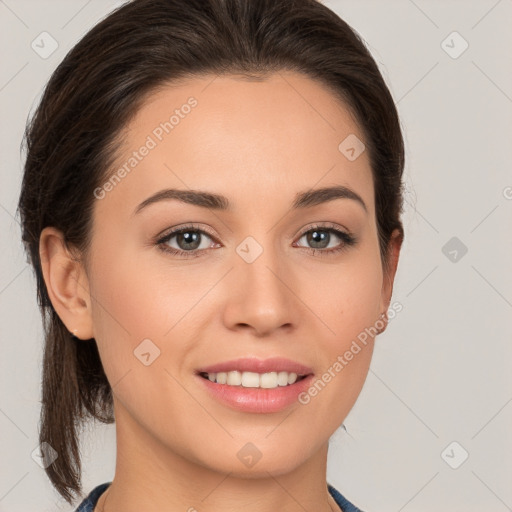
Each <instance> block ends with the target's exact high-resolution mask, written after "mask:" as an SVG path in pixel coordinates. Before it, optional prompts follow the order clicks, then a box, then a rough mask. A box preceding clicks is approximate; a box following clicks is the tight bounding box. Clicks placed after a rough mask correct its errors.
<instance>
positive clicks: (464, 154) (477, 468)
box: [0, 0, 512, 512]
mask: <svg viewBox="0 0 512 512" xmlns="http://www.w3.org/2000/svg"><path fill="white" fill-rule="evenodd" d="M325 3H326V4H327V5H328V6H329V7H331V8H332V9H333V10H335V11H336V12H337V13H338V14H340V15H341V16H342V17H343V18H344V19H345V20H346V21H347V22H348V23H349V24H350V25H352V26H353V27H354V28H355V29H356V30H357V31H358V32H359V33H360V34H361V35H362V36H363V38H364V39H365V41H366V42H367V44H368V46H369V48H370V50H371V52H372V54H373V56H374V57H375V59H376V60H377V62H378V63H379V66H380V68H381V70H382V73H383V75H384V77H385V79H386V81H387V83H388V85H389V87H390V90H391V92H392V94H393V97H394V98H395V101H396V102H397V104H398V108H399V112H400V116H401V119H402V124H403V127H404V132H405V139H406V157H407V163H406V178H405V181H406V185H407V195H406V211H405V214H404V218H403V220H404V224H405V230H406V240H405V242H404V246H403V249H402V255H401V261H400V265H399V270H398V275H397V278H396V284H395V290H394V296H393V300H394V301H399V302H400V303H401V304H402V305H403V310H402V311H401V312H400V313H399V314H398V315H397V316H396V318H394V319H393V320H392V321H391V322H390V324H389V327H388V329H387V331H386V332H385V333H384V334H382V335H381V336H379V338H378V339H377V342H376V348H375V353H374V358H373V360H372V365H371V369H370V373H369V375H368V379H367V381H366V383H365V386H364V388H363V391H362V393H361V396H360V398H359V400H358V402H357V403H356V405H355V407H354V408H353V410H352V411H351V413H350V414H349V416H348V418H347V420H346V422H345V425H346V426H347V429H348V431H347V432H344V431H343V430H342V429H339V430H338V431H337V432H336V433H335V434H334V436H333V437H332V440H331V448H330V452H329V465H328V480H329V482H330V483H332V484H333V485H334V486H335V487H337V488H338V489H339V490H340V491H341V492H343V493H344V494H345V495H346V496H347V497H348V498H349V499H350V500H352V501H354V502H355V503H356V504H357V505H358V506H360V507H361V508H362V509H364V510H365V511H366V512H388V511H392V512H400V511H404V512H409V511H419V512H420V511H431V510H436V511H448V510H449V511H464V512H470V511H477V510H478V511H480V510H486V511H487V512H494V511H496V512H504V511H506V510H512V489H511V482H512V457H511V454H512V429H511V425H512V404H511V401H512V382H511V381H512V378H511V371H510V368H511V364H510V361H512V357H511V356H512V343H511V337H512V336H511V334H512V327H511V322H510V318H511V313H512V272H510V265H511V261H512V258H511V256H512V237H511V233H512V173H511V170H510V168H511V163H512V150H511V147H512V144H511V135H512V126H511V125H512V58H511V54H512V51H511V50H512V31H511V28H510V27H512V0H500V1H496V0H479V1H476V0H474V1H462V0H460V1H445V2H441V1H434V0H429V1H427V0H423V1H421V0H415V1H412V0H394V1H382V0H381V1H377V0H373V1H370V0H352V1H348V0H347V1H345V0H337V1H334V0H330V1H326V2H325ZM119 4H120V2H108V1H104V0H102V1H100V0H89V1H86V0H84V1H75V0H61V1H45V2H43V1H35V0H33V1H29V0H0V44H1V55H2V60H1V62H2V66H1V69H0V107H1V113H2V123H1V128H0V129H1V134H0V135H1V136H0V144H1V148H0V149H1V155H2V159H1V164H0V165H1V167H0V173H1V180H2V182H1V184H2V186H1V187H0V227H1V233H2V235H1V236H2V250H1V253H0V315H1V316H0V325H1V347H2V357H1V358H0V365H1V367H0V375H1V377H0V378H1V402H0V428H1V432H2V436H1V440H0V443H1V457H0V460H1V467H0V511H12V512H15V511H16V512H18V511H19V512H30V511H39V512H41V511H51V510H64V511H68V510H72V509H71V507H70V506H69V505H67V504H66V503H65V502H63V500H61V499H59V496H58V495H57V493H56V492H55V491H53V488H52V487H51V485H50V483H49V481H48V480H47V478H46V476H45V473H44V471H43V469H42V468H41V467H40V466H39V465H38V464H37V463H36V462H35V461H34V460H33V458H32V457H31V453H32V452H33V450H34V449H36V448H37V447H38V440H37V426H38V421H39V411H40V402H39V400H40V389H39V388H40V364H41V356H42V328H41V319H40V316H39V311H38V309H37V303H36V295H35V282H34V278H33V276H32V271H31V269H30V267H29V266H28V265H27V263H26V260H25V256H24V254H23V252H22V248H21V243H20V229H19V224H18V219H17V217H15V209H16V204H17V199H18V194H19V187H20V182H21V176H22V159H23V155H21V154H20V141H21V138H22V133H23V129H24V125H25V121H26V118H27V115H28V114H29V112H30V111H31V110H32V109H33V108H34V106H35V105H36V102H37V101H38V100H39V98H40V94H41V91H42V88H43V86H44V84H45V83H46V81H47V79H48V78H49V76H50V74H51V72H52V71H53V70H54V69H55V67H56V66H57V64H58V63H59V62H60V60H61V59H62V58H63V57H64V55H65V54H66V52H67V51H68V50H69V49H70V48H71V47H72V46H73V45H74V44H75V43H76V42H77V41H78V39H79V38H80V37H81V36H82V35H83V34H84V33H85V32H86V31H87V30H88V29H89V28H90V27H92V26H93V25H94V24H95V23H96V22H97V21H98V20H99V19H100V18H102V17H103V16H104V15H106V14H107V13H108V11H109V10H110V9H111V8H112V7H114V6H116V5H119ZM43 31H46V32H48V33H49V34H51V36H52V37H53V38H54V39H55V40H56V41H57V43H58V48H57V49H56V51H55V52H54V53H53V54H52V55H50V56H49V57H48V58H42V57H41V56H40V55H38V53H36V52H35V51H34V50H33V49H32V47H31V43H32V41H34V40H36V42H37V41H40V39H38V36H39V34H41V32H43ZM454 31H457V32H458V33H459V34H460V36H457V35H455V36H453V35H452V36H450V34H451V33H452V32H454ZM44 37H46V36H44ZM443 41H445V42H444V43H443ZM464 41H466V42H467V43H468V44H469V46H468V48H467V49H466V50H465V51H464V52H463V53H462V54H461V55H458V53H460V51H461V50H462V49H463V48H464V46H465V44H464ZM45 48H47V49H48V48H50V45H49V44H47V45H45ZM450 53H451V55H450ZM455 56H456V57H457V58H454V57H455ZM453 237H456V239H455V240H451V239H452V238H453ZM446 244H448V245H446ZM464 247H465V248H467V253H465V254H463V252H464ZM454 251H455V252H454ZM455 257H456V259H454V258H455ZM454 441H455V442H456V443H457V444H455V445H454V444H452V443H453V442H454ZM466 452H467V454H468V458H467V459H466V460H465V461H464V462H462V461H463V459H464V456H465V454H466ZM82 453H83V463H84V472H83V484H84V490H85V491H86V492H88V491H89V490H90V489H92V487H94V486H96V485H98V484H100V483H102V482H106V481H110V480H112V477H113V473H114V462H115V431H114V426H108V427H107V426H103V425H101V424H96V425H95V424H94V423H91V424H90V425H89V426H88V427H87V428H86V431H85V432H84V437H83V444H82ZM461 462H462V463H461ZM452 466H453V467H452Z"/></svg>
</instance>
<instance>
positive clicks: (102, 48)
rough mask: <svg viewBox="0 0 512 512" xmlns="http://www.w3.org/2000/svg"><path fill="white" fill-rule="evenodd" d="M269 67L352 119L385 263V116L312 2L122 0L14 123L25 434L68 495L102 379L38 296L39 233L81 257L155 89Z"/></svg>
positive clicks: (100, 411)
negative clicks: (318, 90) (33, 406)
mask: <svg viewBox="0 0 512 512" xmlns="http://www.w3.org/2000/svg"><path fill="white" fill-rule="evenodd" d="M281 70H291V71H296V72H300V73H302V74H304V75H305V76H307V77H309V78H311V79H314V80H317V81H319V82H320V83H321V84H322V85H323V86H325V87H326V88H327V89H328V90H329V91H330V92H331V93H332V94H334V95H335V97H336V98H337V99H339V100H340V101H341V102H342V103H343V105H344V106H345V107H346V108H348V109H349V110H350V112H351V113H352V115H354V117H355V119H356V121H357V122H358V125H359V126H360V128H361V131H362V134H363V135H364V144H365V146H366V151H367V154H368V156H369V159H370V164H371V169H372V176H373V183H374V190H375V211H376V222H377V228H378V236H379V247H380V254H381V260H382V264H383V268H384V269H385V270H387V254H388V253H387V250H388V246H389V241H390V238H391V234H392V232H393V230H394V229H398V230H399V232H400V236H401V237H402V238H403V234H404V233H403V228H402V224H401V221H400V214H401V211H402V202H403V198H402V172H403V167H404V144H403V139H402V133H401V129H400V122H399V118H398V114H397V111H396V107H395V105H394V102H393V99H392V97H391V95H390V92H389V90H388V88H387V87H386V84H385V82H384V80H383V78H382V76H381V74H380V72H379V70H378V67H377V65H376V63H375V61H374V59H373V58H372V56H371V55H370V53H369V51H368V50H367V48H366V46H365V44H364V42H363V41H362V39H361V38H360V36H359V35H358V34H357V33H356V32H354V30H353V29H352V28H351V27H350V26H349V25H347V23H345V22H344V21H343V20H342V19H340V18H339V17H338V16H337V15H336V14H335V13H334V12H332V11H331V10H329V9H328V8H327V7H326V6H324V5H322V4H321V3H319V2H317V1H316V0H133V1H131V2H129V3H127V4H125V5H123V6H121V7H120V8H118V9H116V10H115V11H113V12H112V13H111V14H109V15H108V16H107V17H106V18H105V19H103V20H102V21H101V22H99V23H98V24H97V25H95V26H94V27H93V28H92V29H91V30H90V31H89V32H88V33H87V34H86V35H85V36H84V37H83V38H82V39H81V40H80V41H79V42H78V43H77V44H76V46H74V47H73V48H72V49H71V50H70V51H69V53H68V54H67V55H66V57H65V58H64V60H63V61H62V62H61V63H60V65H59V66H58V67H57V69H56V70H55V71H54V73H53V74H52V76H51V78H50V80H49V81H48V83H47V85H46V87H45V90H44V94H43V96H42V99H41V101H40V103H39V106H38V108H37V110H36V111H35V112H34V114H33V116H32V117H31V119H30V121H29V123H28V124H27V127H26V131H25V137H24V142H25V145H26V163H25V169H24V175H23V182H22V188H21V195H20V199H19V205H18V210H19V212H20V218H21V225H22V237H23V242H24V244H25V249H26V251H27V254H28V259H29V262H30V264H31V265H32V266H33V268H34V272H35V276H36V280H37V294H38V304H39V307H40V309H41V314H42V317H43V326H44V337H45V347H44V355H43V368H42V400H41V402H42V408H41V419H40V426H39V441H40V443H41V444H42V443H48V444H49V445H50V446H51V447H52V448H53V449H54V450H56V452H57V454H58V457H57V459H55V460H54V461H53V462H52V463H51V464H50V465H48V466H47V467H46V468H45V471H46V473H47V475H48V477H49V478H50V480H51V482H52V484H53V486H54V487H55V488H56V489H57V491H58V492H59V493H60V494H61V495H62V496H63V497H64V498H65V499H66V500H67V501H68V502H69V503H72V500H73V499H74V497H73V496H72V493H74V494H81V493H82V487H81V461H80V443H79V440H80V436H79V434H80V427H81V426H82V424H83V423H84V422H85V421H86V420H87V419H91V418H96V419H97V420H99V421H101V422H104V423H112V422H113V421H114V415H113V400H112V390H111V387H110V384H109V382H108V380H107V377H106V375H105V373H104V371H103V367H102V364H101V361H100V357H99V353H98V349H97V345H96V342H95V340H94V339H91V340H86V341H77V339H75V338H74V337H73V336H72V335H71V334H70V333H69V332H68V330H67V329H66V327H65V326H64V324H63V322H62V321H61V319H60V318H59V316H58V315H57V313H56V312H55V310H54V308H53V306H52V303H51V302H50V299H49V295H48V291H47V288H46V285H45V282H44V279H43V274H42V270H41V260H40V255H39V238H40V235H41V231H42V230H43V228H45V227H47V226H54V227H55V228H57V229H59V230H60V231H61V232H62V233H63V235H64V238H65V242H66V244H67V246H68V247H69V248H76V249H77V251H78V252H77V254H81V255H85V256H86V255H87V249H88V248H89V247H90V241H91V227H92V226H91V224H92V212H93V208H94V204H95V195H94V190H95V189H96V188H97V187H98V186H100V185H101V184H102V183H103V182H104V181H105V179H107V178H108V176H109V173H110V172H111V169H110V168H111V166H112V163H113V162H114V161H115V159H116V157H117V154H116V150H117V149H118V148H119V147H120V146H119V144H120V140H121V136H122V134H123V128H124V127H125V126H126V125H127V123H128V122H129V121H130V119H131V118H132V117H133V116H134V115H135V113H136V112H137V111H138V109H139V108H140V107H141V106H142V105H143V103H144V100H145V99H146V98H147V97H148V96H149V95H150V94H151V93H152V92H154V91H156V89H157V88H160V87H162V86H165V85H166V84H170V83H172V82H173V81H177V80H179V79H187V78H193V77H194V76H200V75H205V74H217V75H224V74H237V75H242V76H244V77H245V78H246V79H248V80H257V79H260V80H261V79H265V77H267V76H269V75H270V74H271V73H274V72H279V71H281ZM340 142H341V141H340Z"/></svg>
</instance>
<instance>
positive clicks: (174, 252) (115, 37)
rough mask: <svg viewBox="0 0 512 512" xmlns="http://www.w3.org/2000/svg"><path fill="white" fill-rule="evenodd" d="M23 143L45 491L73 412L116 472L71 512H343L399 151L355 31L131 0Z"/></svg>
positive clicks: (65, 460) (397, 192) (75, 470)
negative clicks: (352, 425)
mask: <svg viewBox="0 0 512 512" xmlns="http://www.w3.org/2000/svg"><path fill="white" fill-rule="evenodd" d="M25 138H26V144H27V159H26V165H25V172H24V177H23V184H22V192H21V196H20V201H19V211H20V214H21V219H22V228H23V240H24V243H25V245H26V249H27V252H28V255H29V258H30V261H31V263H32V265H33V266H34V269H35V274H36V277H37V285H38V297H39V303H40V307H41V310H42V314H43V319H44V327H45V351H44V361H43V392H42V412H41V425H40V442H41V450H42V456H43V460H45V466H46V467H45V470H46V473H47V475H48V477H49V478H50V480H51V482H52V484H53V485H54V486H55V488H56V489H57V490H58V492H59V493H60V494H61V495H62V496H63V497H64V498H65V499H66V500H67V501H68V502H69V503H72V502H73V494H75V495H76V494H80V495H81V496H82V498H83V494H81V483H80V453H79V437H78V435H79V427H80V426H81V424H82V422H84V421H85V420H86V419H88V418H90V417H93V418H96V419H98V420H99V421H102V422H105V423H112V422H114V421H115V425H116V436H117V458H116V471H115V476H114V478H113V480H112V482H107V483H103V484H101V485H98V486H97V487H96V488H95V489H93V490H92V491H91V492H90V493H89V495H88V496H87V497H86V498H85V499H84V500H83V501H82V503H81V504H80V506H79V508H78V509H77V510H79V511H80V512H85V511H93V510H94V511H96V512H112V511H115V510H123V511H124V512H129V511H132V510H146V511H163V510H169V511H174V510H189V511H193V510H235V509H236V510H239V509H241V508H242V507H243V508H244V510H246V511H248V512H249V511H258V512H260V511H269V512H270V511H275V510H287V511H296V510H297V511H298V510H315V511H325V512H328V511H331V510H343V511H344V512H345V511H357V510H359V509H358V508H357V507H356V506H355V505H354V504H353V503H351V502H350V501H349V500H348V499H347V498H346V497H345V496H344V495H343V494H341V493H340V492H339V491H338V490H336V489H335V488H334V487H332V486H331V485H330V484H328V483H327V481H326V465H327V449H328V442H329V438H330V436H331V435H332V434H333V433H334V432H335V430H336V429H337V428H338V427H339V426H340V425H341V424H342V423H343V421H344V419H345V418H346V416H347V415H348V413H349V411H350V409H351V408H352V406H353V405H354V403H355V401H356V399H357V397H358V395H359V393H360V391H361V388H362V386H363V384H364V381H365V378H366V375H367V372H368V368H369V364H370V361H371V355H372V351H373V343H374V338H375V336H376V335H377V334H378V333H380V332H382V331H383V330H384V329H385V328H386V324H387V311H388V308H389V307H390V301H391V296H392V289H393V282H394V277H395V272H396V268H397V264H398V257H399V252H400V247H401V243H402V240H403V236H404V231H403V227H402V223H401V221H400V213H401V209H402V182H401V179H402V171H403V165H404V154H403V153H404V152H403V140H402V134H401V130H400V123H399V119H398V115H397V112H396V108H395V106H394V104H393V101H392V98H391V95H390V93H389V91H388V89H387V87H386V85H385V83H384V81H383V79H382V76H381V74H380V73H379V70H378V68H377V66H376V64H375V62H374V60H373V58H372V57H371V55H370V54H369V52H368V51H367V49H366V48H365V46H364V44H363V42H362V41H361V39H360V38H359V37H358V36H357V34H356V33H355V32H354V31H353V30H352V29H351V28H350V27H349V26H348V25H347V24H346V23H345V22H344V21H342V20H341V19H340V18H339V17H338V16H337V15H335V14H334V13H333V12H332V11H330V10H329V9H328V8H327V7H325V6H323V5H322V4H320V3H318V2H316V1H314V0H264V1H257V2H255V1H253V0H201V1H199V0H194V1H190V0H134V1H132V2H130V3H128V4H126V5H124V6H122V7H121V8H119V9H117V10H116V11H114V12H113V13H111V14H110V15H109V16H108V17H107V18H106V19H104V20H103V21H101V22H100V23H99V24H98V25H96V26H95V27H93V29H92V30H90V31H89V32H88V33H87V34H86V35H85V36H84V37H83V39H82V40H81V41H80V42H79V43H78V44H77V45H76V46H75V47H74V48H73V49H72V50H71V51H70V52H69V54H68V55H67V56H66V57H65V59H64V61H63V62H62V63H61V64H60V65H59V67H58V68H57V70H56V71H55V72H54V74H53V75H52V77H51V79H50V81H49V83H48V85H47V87H46V89H45V92H44V95H43V97H42V99H41V103H40V105H39V107H38V109H37V111H36V112H35V114H34V116H33V118H32V120H31V122H30V124H29V126H28V127H27V131H26V137H25ZM55 455H57V457H55Z"/></svg>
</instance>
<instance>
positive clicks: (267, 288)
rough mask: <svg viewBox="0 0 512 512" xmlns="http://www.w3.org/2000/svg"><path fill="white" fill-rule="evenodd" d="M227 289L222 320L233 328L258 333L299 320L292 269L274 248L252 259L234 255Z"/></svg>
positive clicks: (289, 327)
mask: <svg viewBox="0 0 512 512" xmlns="http://www.w3.org/2000/svg"><path fill="white" fill-rule="evenodd" d="M233 261H234V268H233V270H232V271H231V272H230V275H229V278H228V281H229V283H226V284H227V289H226V294H227V296H226V297H227V298H226V302H225V308H224V314H223V321H224V324H225V325H226V327H227V328H228V329H230V330H240V329H247V330H251V331H252V333H253V334H254V335H255V336H258V337H264V336H268V335H271V334H272V333H273V332H274V331H276V330H279V329H281V330H287V331H290V330H292V329H293V328H295V327H296V326H297V324H298V320H299V315H300V311H299V307H300V303H301V302H300V301H299V300H298V299H297V297H296V295H295V293H296V292H295V291H294V290H293V288H294V282H295V283H296V281H295V280H294V276H293V269H292V268H291V267H290V266H289V265H288V266H287V265H286V264H285V263H286V262H285V261H284V260H283V258H279V257H278V255H277V254H276V252H275V251H273V250H272V249H267V248H265V249H264V250H263V252H262V253H261V254H260V256H259V257H258V258H257V259H256V260H254V261H252V262H251V263H249V262H248V261H246V260H245V259H244V258H242V257H240V256H239V255H238V254H235V255H234V258H233Z"/></svg>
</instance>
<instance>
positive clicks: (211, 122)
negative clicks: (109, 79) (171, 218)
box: [109, 71, 373, 209]
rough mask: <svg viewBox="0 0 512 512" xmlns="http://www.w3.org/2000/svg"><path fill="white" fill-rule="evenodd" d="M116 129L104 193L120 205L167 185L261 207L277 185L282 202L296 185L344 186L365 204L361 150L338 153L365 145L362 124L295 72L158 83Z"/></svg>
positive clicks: (369, 193)
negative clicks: (354, 154)
mask: <svg viewBox="0 0 512 512" xmlns="http://www.w3.org/2000/svg"><path fill="white" fill-rule="evenodd" d="M122 135H123V145H122V149H121V151H120V152H119V155H118V156H119V158H117V161H116V163H115V165H114V166H112V168H111V170H110V172H111V173H115V172H116V170H118V169H121V168H122V167H124V169H125V171H127V172H124V173H122V174H123V175H124V176H125V177H123V179H122V182H120V183H119V185H116V186H115V187H114V190H113V191H112V192H111V193H109V196H110V199H114V197H116V198H117V200H118V201H120V202H121V203H122V204H123V205H126V204H131V205H135V203H136V204H138V203H140V201H141V200H143V199H144V198H145V197H146V196H148V195H150V194H153V193H155V192H156V191H158V190H159V189H161V188H164V187H169V188H182V189H187V188H188V189H201V190H209V191H212V192H220V193H222V194H223V195H228V196H230V197H231V200H230V202H231V203H233V205H234V207H235V208H236V205H237V202H240V201H242V200H252V201H253V202H255V203H256V202H259V203H260V206H261V201H263V204H265V202H268V201H272V200H273V199H277V197H276V195H277V194H280V197H281V198H282V194H283V191H285V190H286V191H289V192H288V193H287V195H288V196H289V197H288V199H286V201H288V202H289V201H290V200H291V199H292V198H293V194H294V192H295V191H296V190H301V191H302V190H304V189H306V188H313V187H315V188H318V187H321V186H322V187H323V186H331V185H336V184H342V185H345V186H349V187H351V188H353V189H356V190H357V193H358V194H359V195H361V196H363V197H364V200H365V202H366V203H367V205H368V207H369V209H373V180H372V176H371V169H370V166H369V160H368V155H367V154H366V151H362V153H361V154H360V155H359V157H358V158H356V159H353V158H352V159H351V158H347V153H346V152H344V151H345V150H346V149H347V148H346V147H345V146H347V144H348V145H349V146H350V145H352V146H354V141H355V142H356V144H358V143H359V144H360V146H357V147H355V149H356V151H358V152H359V151H360V150H361V147H364V146H363V145H362V144H363V141H364V136H363V133H362V131H361V129H360V127H359V126H358V124H357V122H356V121H355V119H354V118H353V116H352V115H351V113H350V111H349V109H348V108H347V107H346V106H345V105H344V104H343V103H342V102H341V101H339V100H338V99H337V98H336V97H335V96H334V95H333V94H332V93H331V92H330V91H329V90H328V89H327V88H326V87H324V86H323V85H322V84H320V83H319V82H317V81H315V80H312V79H310V78H308V77H305V76H304V75H301V74H299V73H295V72H289V71H287V72H285V71H281V72H278V73H274V74H272V75H269V76H268V77H266V78H265V79H263V80H247V79H245V78H244V77H240V76H236V75H226V76H216V75H205V76H200V77H195V78H191V79H187V80H186V81H185V80H181V81H179V82H176V83H172V84H166V85H165V86H161V87H160V88H159V89H158V90H156V91H155V92H153V93H152V94H151V95H149V96H148V97H147V98H146V100H145V101H144V102H143V104H142V106H141V107H140V108H139V110H138V112H137V113H136V115H135V116H134V117H133V118H132V120H131V121H130V123H129V124H128V125H127V126H126V127H125V129H124V130H123V134H122ZM345 141H348V143H347V142H345ZM357 141H359V142H357ZM142 153H144V154H142ZM349 156H351V154H349ZM283 200H285V198H282V199H281V201H283Z"/></svg>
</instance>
